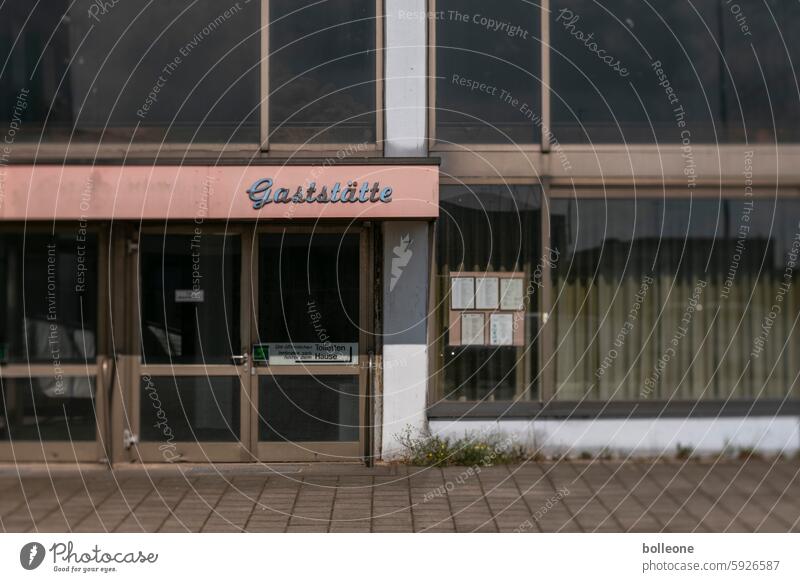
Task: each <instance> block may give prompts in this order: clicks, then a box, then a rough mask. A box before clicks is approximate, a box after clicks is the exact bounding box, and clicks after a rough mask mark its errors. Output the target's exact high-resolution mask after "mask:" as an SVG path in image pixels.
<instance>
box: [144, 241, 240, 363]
mask: <svg viewBox="0 0 800 582" xmlns="http://www.w3.org/2000/svg"><path fill="white" fill-rule="evenodd" d="M240 273H241V241H240V239H239V237H238V236H236V235H188V234H187V235H168V236H163V235H147V236H143V237H142V240H141V285H140V296H141V305H142V312H141V318H142V320H141V336H142V354H143V357H142V361H143V363H145V364H158V363H170V362H171V363H175V364H230V363H231V356H232V355H234V354H237V355H238V354H240V353H241V346H240V333H239V330H240V312H239V301H240Z"/></svg>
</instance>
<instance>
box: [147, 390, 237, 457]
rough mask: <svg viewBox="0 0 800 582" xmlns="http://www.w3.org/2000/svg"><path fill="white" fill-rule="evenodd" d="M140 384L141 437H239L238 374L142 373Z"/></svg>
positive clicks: (222, 439)
mask: <svg viewBox="0 0 800 582" xmlns="http://www.w3.org/2000/svg"><path fill="white" fill-rule="evenodd" d="M141 387H142V390H141V392H140V396H139V398H140V403H139V406H140V407H141V408H140V410H141V417H142V420H141V424H142V426H141V435H142V440H144V441H149V442H167V443H171V442H173V441H183V442H199V441H206V442H236V441H238V440H239V417H240V416H241V414H240V409H239V398H240V392H241V390H240V386H239V377H238V376H159V377H153V378H151V377H149V376H143V377H142V384H141Z"/></svg>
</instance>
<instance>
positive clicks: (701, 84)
mask: <svg viewBox="0 0 800 582" xmlns="http://www.w3.org/2000/svg"><path fill="white" fill-rule="evenodd" d="M773 17H774V19H775V20H773ZM798 25H800V5H799V4H798V3H796V2H783V1H780V0H767V1H764V0H752V1H747V2H738V3H730V2H724V1H722V0H691V1H689V0H678V1H675V2H659V3H652V2H650V3H648V2H639V1H638V0H554V1H553V2H551V27H550V30H551V39H552V44H553V50H552V53H551V80H552V87H553V91H552V98H551V100H552V116H553V122H552V125H553V132H554V138H555V139H556V140H557V141H559V142H561V143H568V142H588V141H592V142H622V141H626V142H653V141H659V142H680V141H682V140H685V139H688V140H689V141H690V142H695V143H696V142H698V141H705V142H716V141H744V140H747V141H750V142H760V141H773V140H775V139H778V140H782V141H789V140H797V139H798V137H800V129H799V128H800V93H798V87H797V84H796V80H795V77H796V72H797V67H798V62H800V44H799V43H798V41H797V40H796V38H795V37H796V35H792V34H787V33H788V32H789V31H791V30H793V29H796V28H797V26H798ZM784 43H785V44H784ZM762 75H763V76H762ZM773 115H774V118H775V121H773Z"/></svg>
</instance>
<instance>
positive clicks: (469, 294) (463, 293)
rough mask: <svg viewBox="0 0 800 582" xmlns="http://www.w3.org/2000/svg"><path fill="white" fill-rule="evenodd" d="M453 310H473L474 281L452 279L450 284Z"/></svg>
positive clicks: (462, 278)
mask: <svg viewBox="0 0 800 582" xmlns="http://www.w3.org/2000/svg"><path fill="white" fill-rule="evenodd" d="M450 296H451V302H452V305H453V309H475V279H473V278H472V277H453V279H452V281H451V283H450Z"/></svg>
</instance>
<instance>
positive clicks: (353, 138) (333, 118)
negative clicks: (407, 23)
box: [269, 0, 376, 144]
mask: <svg viewBox="0 0 800 582" xmlns="http://www.w3.org/2000/svg"><path fill="white" fill-rule="evenodd" d="M269 8H270V21H271V25H270V29H269V43H270V56H269V74H270V95H269V119H270V141H272V142H276V143H300V144H302V143H312V142H317V143H372V142H375V137H376V136H375V74H376V69H375V28H376V27H375V2H374V0H350V1H349V2H331V1H323V2H319V1H318V0H313V1H312V0H270V3H269Z"/></svg>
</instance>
